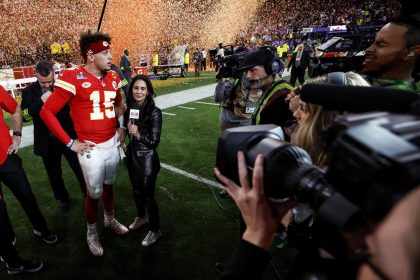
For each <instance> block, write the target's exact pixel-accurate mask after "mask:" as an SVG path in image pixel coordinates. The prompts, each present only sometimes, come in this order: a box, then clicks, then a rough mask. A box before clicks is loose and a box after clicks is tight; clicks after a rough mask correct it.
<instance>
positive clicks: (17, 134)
mask: <svg viewBox="0 0 420 280" xmlns="http://www.w3.org/2000/svg"><path fill="white" fill-rule="evenodd" d="M13 135H14V136H19V137H22V132H20V131H13Z"/></svg>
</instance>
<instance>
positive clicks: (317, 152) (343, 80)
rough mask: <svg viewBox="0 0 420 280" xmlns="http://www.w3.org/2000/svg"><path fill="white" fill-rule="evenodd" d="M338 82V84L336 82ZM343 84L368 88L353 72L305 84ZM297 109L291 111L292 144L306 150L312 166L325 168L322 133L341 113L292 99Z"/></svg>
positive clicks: (366, 83) (335, 73)
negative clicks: (292, 118) (292, 122)
mask: <svg viewBox="0 0 420 280" xmlns="http://www.w3.org/2000/svg"><path fill="white" fill-rule="evenodd" d="M337 81H338V82H337ZM310 83H312V84H343V85H346V86H370V84H369V83H368V82H367V81H366V80H365V79H364V78H363V77H362V76H360V75H359V74H356V73H354V72H347V73H343V72H334V73H330V74H328V75H325V76H320V77H317V78H313V79H310V80H308V81H307V82H306V83H305V84H310ZM293 101H294V103H295V104H296V105H297V108H295V110H293V116H294V117H295V118H296V120H297V122H298V127H297V130H296V131H295V133H294V135H293V137H292V142H293V144H296V145H298V146H300V147H302V148H303V149H304V150H306V151H307V152H308V153H309V155H310V156H311V158H312V161H313V162H314V164H316V165H318V166H325V165H327V164H328V156H327V153H326V151H325V149H326V145H325V139H324V131H325V130H326V129H327V128H328V127H329V126H330V125H331V123H332V122H333V120H334V119H335V117H337V116H338V115H340V114H342V113H343V112H341V111H324V110H323V109H322V106H320V105H315V104H310V103H306V102H303V101H302V100H300V98H299V97H298V96H296V97H294V100H293Z"/></svg>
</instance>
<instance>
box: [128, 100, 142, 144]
mask: <svg viewBox="0 0 420 280" xmlns="http://www.w3.org/2000/svg"><path fill="white" fill-rule="evenodd" d="M139 118H140V105H139V104H138V103H137V102H133V103H131V105H130V113H129V121H130V124H134V123H135V122H136V120H138V119H139ZM131 140H133V135H132V134H131Z"/></svg>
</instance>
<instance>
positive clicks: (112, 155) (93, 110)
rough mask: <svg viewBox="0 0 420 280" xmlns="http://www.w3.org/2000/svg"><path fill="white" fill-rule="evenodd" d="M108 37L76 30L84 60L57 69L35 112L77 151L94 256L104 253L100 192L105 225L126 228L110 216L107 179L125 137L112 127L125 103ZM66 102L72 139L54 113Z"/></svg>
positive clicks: (117, 229)
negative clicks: (47, 94) (99, 227)
mask: <svg viewBox="0 0 420 280" xmlns="http://www.w3.org/2000/svg"><path fill="white" fill-rule="evenodd" d="M110 42H111V38H110V37H109V36H108V35H107V34H104V33H101V32H95V33H92V32H90V31H88V32H86V33H82V34H81V36H80V50H81V54H82V56H83V59H84V61H85V66H84V67H76V68H72V69H68V70H63V71H62V72H61V73H60V74H59V76H58V79H57V81H56V83H55V91H54V93H53V94H52V95H51V96H50V98H49V99H48V100H47V102H46V103H45V104H44V106H43V108H42V110H41V113H40V115H41V118H42V119H43V121H44V122H45V124H46V125H47V126H48V128H49V129H50V130H51V132H52V133H54V135H55V136H57V138H58V139H60V140H61V141H62V142H63V143H65V144H66V145H67V147H69V148H70V149H71V150H73V151H74V152H76V153H78V159H79V162H80V165H81V167H82V171H83V174H84V177H85V180H86V185H87V191H88V196H87V197H86V200H85V218H86V222H87V243H88V246H89V249H90V251H91V252H92V254H94V255H95V256H102V255H103V248H102V245H101V243H100V242H99V238H98V233H97V230H96V221H97V212H98V199H99V198H101V197H102V202H103V207H104V213H105V215H104V216H105V217H104V218H105V222H104V226H105V227H107V228H111V229H112V230H114V231H115V232H116V233H117V234H120V235H123V234H127V233H128V229H127V228H126V227H125V226H123V225H122V224H120V223H119V222H118V221H117V220H116V219H115V218H114V198H113V197H114V195H113V189H112V184H113V183H114V181H115V178H116V172H117V168H118V163H119V159H120V154H119V150H118V149H119V146H120V145H121V144H122V141H123V139H124V138H125V130H124V128H123V127H122V125H121V126H120V128H118V129H117V124H118V123H120V124H122V123H123V114H124V111H125V106H124V102H123V100H122V97H121V85H120V82H121V81H120V78H119V76H118V74H117V73H116V72H114V71H112V70H110V69H111V60H112V55H111V51H110V47H109V44H110ZM67 103H68V104H69V105H70V116H71V118H72V120H73V122H74V127H75V130H76V133H77V137H78V139H71V138H70V137H69V136H68V135H67V133H66V132H65V131H64V130H63V128H62V127H61V125H60V123H59V122H58V121H57V118H56V117H55V114H56V113H57V112H58V111H59V110H60V109H61V108H62V107H63V106H64V105H65V104H67ZM117 120H118V121H117Z"/></svg>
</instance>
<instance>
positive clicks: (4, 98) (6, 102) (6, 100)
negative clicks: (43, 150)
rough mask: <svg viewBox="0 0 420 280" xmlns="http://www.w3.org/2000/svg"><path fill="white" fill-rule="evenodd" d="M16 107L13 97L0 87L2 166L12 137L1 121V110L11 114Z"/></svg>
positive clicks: (1, 115) (1, 120)
mask: <svg viewBox="0 0 420 280" xmlns="http://www.w3.org/2000/svg"><path fill="white" fill-rule="evenodd" d="M17 105H18V104H17V103H16V101H15V100H14V99H13V97H11V96H10V94H9V93H8V92H7V91H6V90H5V89H4V88H3V87H2V86H0V164H3V162H4V161H5V160H6V158H7V150H8V149H9V147H10V145H11V144H12V137H11V136H10V133H9V130H10V129H9V127H8V126H7V125H6V123H5V122H4V120H3V110H5V111H7V112H9V113H11V114H13V113H14V112H15V111H16V108H17ZM2 109H3V110H2Z"/></svg>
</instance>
